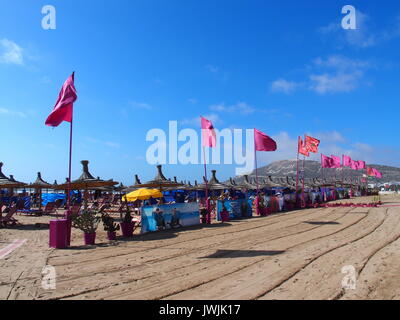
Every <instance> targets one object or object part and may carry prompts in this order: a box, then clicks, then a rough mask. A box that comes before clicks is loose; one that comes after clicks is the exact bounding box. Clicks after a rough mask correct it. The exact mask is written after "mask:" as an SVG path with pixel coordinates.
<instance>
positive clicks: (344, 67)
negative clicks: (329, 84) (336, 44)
mask: <svg viewBox="0 0 400 320" xmlns="http://www.w3.org/2000/svg"><path fill="white" fill-rule="evenodd" d="M313 65H314V66H316V67H327V68H333V69H336V70H338V71H341V72H346V71H354V70H360V69H368V68H371V67H372V64H371V62H370V61H365V60H357V59H350V58H347V57H344V56H341V55H331V56H328V57H327V58H326V59H323V58H321V57H318V58H316V59H315V60H314V61H313Z"/></svg>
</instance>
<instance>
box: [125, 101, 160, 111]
mask: <svg viewBox="0 0 400 320" xmlns="http://www.w3.org/2000/svg"><path fill="white" fill-rule="evenodd" d="M129 104H130V105H131V106H132V107H134V108H135V109H144V110H152V109H154V107H153V106H152V105H150V104H148V103H145V102H137V101H131V102H130V103H129Z"/></svg>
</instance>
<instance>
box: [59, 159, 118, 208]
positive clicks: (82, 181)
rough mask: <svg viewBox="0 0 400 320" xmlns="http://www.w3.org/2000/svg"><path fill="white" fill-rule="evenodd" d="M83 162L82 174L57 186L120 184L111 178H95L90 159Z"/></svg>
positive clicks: (82, 187) (85, 187) (79, 187)
mask: <svg viewBox="0 0 400 320" xmlns="http://www.w3.org/2000/svg"><path fill="white" fill-rule="evenodd" d="M81 164H82V174H81V176H80V177H79V178H78V179H77V180H75V181H72V182H71V183H68V182H67V183H64V184H61V185H58V186H55V188H57V189H59V190H69V189H71V190H85V191H87V190H93V188H99V187H110V186H114V185H116V184H118V182H116V181H113V180H112V179H111V180H101V179H100V178H94V177H93V176H92V175H91V173H90V172H89V161H87V160H83V161H81ZM84 204H85V209H87V199H86V196H85V199H84Z"/></svg>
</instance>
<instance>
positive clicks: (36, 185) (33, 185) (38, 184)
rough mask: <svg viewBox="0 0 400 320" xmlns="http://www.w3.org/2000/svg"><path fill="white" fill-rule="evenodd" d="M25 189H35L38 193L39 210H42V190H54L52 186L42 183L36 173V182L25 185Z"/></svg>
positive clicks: (39, 174)
mask: <svg viewBox="0 0 400 320" xmlns="http://www.w3.org/2000/svg"><path fill="white" fill-rule="evenodd" d="M26 188H27V189H35V190H37V191H39V209H41V208H42V190H43V189H54V185H52V184H50V183H48V182H46V181H44V180H43V179H42V175H41V173H40V172H38V174H37V178H36V181H35V182H33V183H31V184H29V185H27V186H26Z"/></svg>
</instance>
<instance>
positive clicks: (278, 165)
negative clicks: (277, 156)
mask: <svg viewBox="0 0 400 320" xmlns="http://www.w3.org/2000/svg"><path fill="white" fill-rule="evenodd" d="M296 166H297V161H296V160H281V161H276V162H273V163H271V164H269V165H267V166H265V167H261V168H259V169H258V176H259V177H260V178H265V177H267V176H273V177H286V176H292V177H295V176H296ZM368 166H369V167H373V168H376V169H378V170H379V171H380V172H381V173H382V175H383V178H382V179H375V178H372V177H370V178H369V179H368V181H369V182H370V183H386V182H399V183H400V168H396V167H389V166H383V165H378V164H368ZM302 167H303V161H302V160H300V161H299V168H300V169H302ZM304 168H305V170H304V172H305V177H306V178H321V177H322V171H321V169H322V168H321V163H320V162H317V161H310V160H306V161H305V162H304ZM343 170H344V171H343ZM323 171H324V177H326V178H333V177H335V174H336V177H337V178H339V179H340V178H341V177H342V174H343V175H344V177H345V178H356V177H361V176H362V175H363V174H366V170H361V171H356V170H351V169H348V168H344V169H323ZM342 171H343V173H342ZM250 177H251V179H253V178H255V177H256V173H255V171H254V172H253V173H252V174H251V175H250ZM243 179H244V178H243V177H237V178H235V180H237V182H242V181H243Z"/></svg>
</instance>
